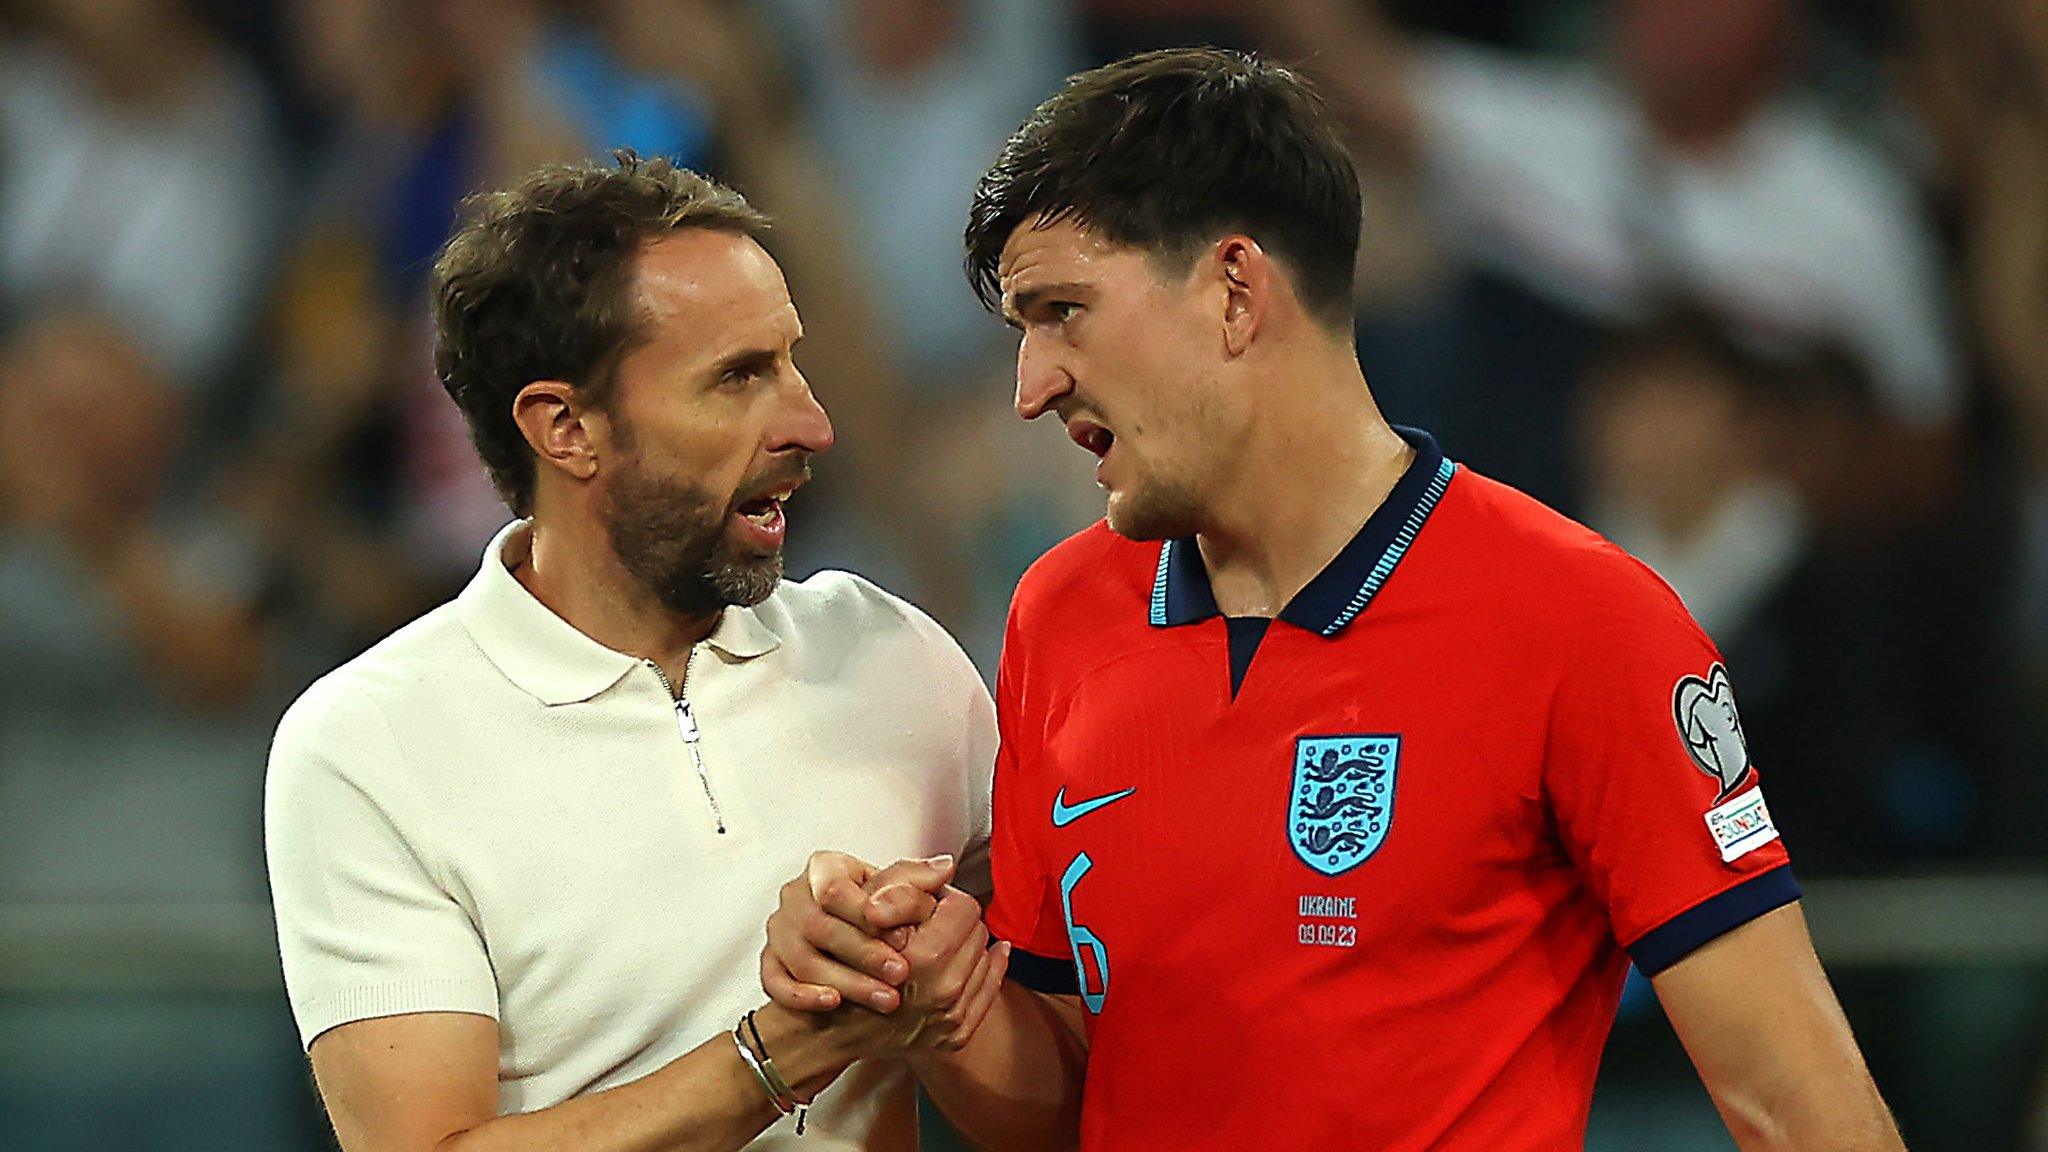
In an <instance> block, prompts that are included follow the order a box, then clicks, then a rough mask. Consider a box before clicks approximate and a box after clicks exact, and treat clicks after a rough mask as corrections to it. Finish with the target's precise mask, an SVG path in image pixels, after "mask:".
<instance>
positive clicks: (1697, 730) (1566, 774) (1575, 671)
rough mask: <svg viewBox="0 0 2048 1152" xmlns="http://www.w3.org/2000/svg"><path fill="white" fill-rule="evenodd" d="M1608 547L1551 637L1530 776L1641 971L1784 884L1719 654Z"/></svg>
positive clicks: (1721, 928)
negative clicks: (1578, 601)
mask: <svg viewBox="0 0 2048 1152" xmlns="http://www.w3.org/2000/svg"><path fill="white" fill-rule="evenodd" d="M1614 560H1615V566H1616V568H1617V569H1619V571H1618V576H1617V578H1614V579H1607V578H1601V579H1598V580H1595V581H1593V582H1592V583H1593V584H1595V585H1597V586H1598V592H1597V594H1595V595H1589V596H1588V597H1587V599H1586V601H1585V603H1586V605H1587V606H1586V608H1585V610H1584V612H1583V618H1582V620H1581V621H1580V623H1581V628H1580V630H1579V632H1578V633H1577V634H1576V635H1575V636H1574V637H1573V639H1572V640H1571V641H1570V642H1568V643H1567V644H1565V645H1564V646H1563V650H1564V663H1563V666H1562V668H1561V670H1560V673H1559V681H1558V684H1557V688H1556V692H1555V695H1554V696H1553V699H1552V706H1551V716H1550V730H1549V737H1548V746H1547V749H1546V755H1545V764H1544V789H1545V793H1546V799H1547V802H1548V804H1549V805H1550V808H1551V812H1552V815H1553V817H1554V819H1555V823H1556V827H1557V830H1558V833H1559V835H1560V836H1561V838H1562V839H1563V841H1564V847H1565V850H1566V852H1567V853H1568V854H1569V855H1570V857H1571V859H1572V862H1573V864H1574V865H1575V867H1576V868H1577V870H1578V872H1579V873H1580V875H1581V877H1582V878H1583V880H1584V882H1585V883H1586V884H1587V886H1588V887H1589V888H1590V889H1591V890H1592V892H1593V893H1594V894H1595V896H1596V897H1597V898H1598V899H1599V900H1600V901H1601V903H1602V904H1603V905H1605V907H1606V909H1607V912H1608V917H1609V920H1610V922H1611V924H1612V926H1613V930H1614V934H1615V938H1616V939H1617V940H1619V941H1620V942H1621V944H1622V945H1623V946H1624V947H1626V948H1627V949H1628V951H1629V954H1630V955H1631V957H1633V958H1634V960H1635V962H1636V964H1637V966H1638V967H1640V968H1641V969H1643V971H1644V972H1645V973H1648V974H1650V975H1655V974H1656V973H1657V972H1660V971H1662V970H1663V969H1665V968H1667V967H1669V966H1670V965H1672V964H1674V963H1676V962H1677V961H1679V960H1680V959H1683V958H1684V957H1685V956H1686V955H1688V954H1689V953H1691V952H1692V951H1693V950H1694V949H1696V948H1698V947H1699V946H1701V945H1702V944H1705V943H1707V942H1708V941H1710V940H1712V939H1714V938H1715V937H1717V936H1720V935H1722V934H1723V933H1725V932H1728V931H1730V930H1731V929H1734V928H1736V927H1739V926H1740V925H1742V924H1744V923H1747V922H1748V921H1749V920H1751V919H1754V918H1755V917H1757V916H1760V915H1762V914H1763V913H1765V912H1768V911H1770V910H1772V909H1774V908H1777V907H1780V906H1782V905H1784V904H1787V903H1790V902H1791V901H1793V900H1796V899H1798V896H1799V888H1798V885H1797V883H1796V882H1795V881H1794V880H1793V877H1792V871H1791V869H1790V867H1789V866H1788V863H1789V862H1788V858H1787V856H1786V852H1785V847H1784V844H1783V843H1782V842H1781V841H1780V840H1779V838H1778V831H1777V828H1776V826H1775V825H1774V824H1773V823H1772V821H1771V817H1770V810H1769V809H1768V808H1767V807H1766V806H1765V804H1764V799H1763V792H1762V790H1761V787H1760V785H1759V783H1758V774H1757V769H1756V767H1755V765H1754V764H1752V763H1751V761H1750V753H1749V749H1748V747H1747V743H1746V741H1745V739H1744V737H1743V732H1742V722H1741V718H1740V715H1739V713H1738V711H1737V709H1736V704H1735V688H1734V683H1733V680H1732V678H1731V676H1730V674H1729V672H1728V669H1727V667H1726V666H1725V665H1724V664H1723V663H1722V660H1721V655H1720V653H1719V652H1718V651H1717V650H1716V649H1715V647H1714V645H1713V642H1712V641H1710V640H1709V639H1708V638H1707V637H1706V635H1705V633H1703V632H1702V631H1701V630H1700V629H1699V626H1698V625H1697V624H1695V623H1694V622H1693V620H1692V618H1691V617H1690V616H1689V615H1687V613H1686V611H1685V609H1684V607H1683V606H1682V605H1681V604H1680V603H1679V600H1678V597H1677V595H1676V594H1675V593H1673V592H1672V591H1671V590H1670V589H1669V588H1668V587H1666V586H1665V585H1664V584H1663V583H1662V582H1661V581H1660V580H1658V579H1657V578H1656V576H1654V575H1653V574H1651V573H1650V571H1649V570H1648V569H1647V568H1644V567H1643V566H1641V565H1640V564H1637V563H1636V562H1635V561H1633V560H1630V559H1628V558H1626V557H1625V556H1622V555H1621V554H1620V553H1619V552H1618V551H1617V552H1616V553H1615V554H1614Z"/></svg>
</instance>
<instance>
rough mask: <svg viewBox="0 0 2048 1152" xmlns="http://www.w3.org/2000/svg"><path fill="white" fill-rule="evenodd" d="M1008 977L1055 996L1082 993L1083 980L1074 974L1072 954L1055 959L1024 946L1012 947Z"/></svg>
mask: <svg viewBox="0 0 2048 1152" xmlns="http://www.w3.org/2000/svg"><path fill="white" fill-rule="evenodd" d="M1008 978H1009V979H1011V980H1015V981H1016V982H1017V983H1019V984H1022V985H1023V986H1025V987H1026V988H1029V989H1031V990H1032V991H1033V992H1045V993H1048V994H1050V995H1053V996H1079V995H1080V994H1081V981H1080V979H1079V978H1078V977H1076V976H1075V975H1074V958H1073V957H1072V956H1062V957H1060V958H1059V959H1057V960H1054V959H1052V958H1051V957H1049V956H1040V955H1038V954H1036V953H1033V952H1026V951H1025V950H1023V949H1022V948H1012V949H1011V951H1010V972H1009V977H1008Z"/></svg>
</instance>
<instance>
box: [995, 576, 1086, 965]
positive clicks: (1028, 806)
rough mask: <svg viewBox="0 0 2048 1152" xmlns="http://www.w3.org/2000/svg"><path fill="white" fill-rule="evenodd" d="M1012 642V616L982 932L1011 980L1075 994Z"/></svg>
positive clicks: (1035, 733)
mask: <svg viewBox="0 0 2048 1152" xmlns="http://www.w3.org/2000/svg"><path fill="white" fill-rule="evenodd" d="M1022 653H1023V645H1022V644H1021V643H1019V641H1018V638H1017V629H1016V620H1015V616H1014V613H1013V615H1012V619H1011V627H1010V634H1009V636H1008V637H1006V638H1005V640H1004V642H1003V657H1002V662H1001V664H1000V666H999V667H998V669H997V672H996V726H997V728H998V730H999V733H1000V738H1001V743H1000V744H999V746H998V748H997V751H996V762H995V803H994V817H995V827H994V831H993V834H992V835H991V836H990V838H989V859H990V864H991V865H992V870H993V873H994V879H995V893H994V895H993V896H992V897H990V900H989V905H988V915H987V918H986V919H987V922H988V929H989V932H990V933H991V934H992V935H994V936H995V937H996V938H997V939H999V940H1007V941H1009V942H1010V944H1011V946H1012V947H1013V948H1014V949H1015V951H1014V952H1013V953H1012V954H1011V956H1010V973H1009V978H1010V979H1011V980H1014V981H1016V982H1018V983H1019V984H1022V985H1024V986H1025V987H1027V988H1033V989H1036V990H1038V991H1040V992H1051V993H1058V994H1061V995H1069V996H1071V995H1077V994H1079V992H1080V987H1079V983H1078V978H1077V977H1076V975H1075V971H1074V963H1073V961H1072V960H1071V959H1070V958H1069V957H1070V956H1071V955H1072V953H1071V952H1070V951H1069V949H1068V944H1067V922H1066V915H1065V913H1063V912H1062V911H1061V910H1060V890H1059V883H1058V880H1057V878H1056V877H1055V876H1054V875H1053V873H1052V872H1051V871H1050V870H1048V869H1047V868H1046V866H1045V863H1044V858H1045V857H1044V852H1043V851H1042V845H1041V843H1040V841H1041V838H1042V837H1043V835H1044V834H1045V833H1047V832H1049V831H1051V828H1052V822H1051V813H1052V794H1051V793H1050V792H1049V791H1047V790H1046V788H1045V787H1044V783H1043V773H1042V772H1041V771H1040V770H1039V767H1038V752H1037V749H1038V746H1039V744H1040V735H1041V734H1042V732H1043V726H1044V722H1043V719H1042V717H1043V715H1044V710H1043V709H1042V708H1034V707H1033V706H1032V704H1033V702H1032V701H1031V700H1030V699H1028V697H1027V679H1028V678H1027V676H1026V675H1025V665H1026V663H1027V660H1026V658H1025V657H1024V656H1023V654H1022Z"/></svg>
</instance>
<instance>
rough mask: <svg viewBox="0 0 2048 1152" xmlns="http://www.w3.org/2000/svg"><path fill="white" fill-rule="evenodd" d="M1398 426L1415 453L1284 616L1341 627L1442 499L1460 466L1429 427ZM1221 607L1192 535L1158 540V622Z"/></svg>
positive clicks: (1154, 612) (1326, 630)
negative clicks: (1370, 511) (1442, 447)
mask: <svg viewBox="0 0 2048 1152" xmlns="http://www.w3.org/2000/svg"><path fill="white" fill-rule="evenodd" d="M1394 430H1395V431H1396V432H1399V433H1400V434H1401V438H1402V439H1404V440H1406V441H1408V443H1409V444H1410V445H1412V446H1414V448H1415V459H1414V460H1413V461H1412V462H1410V463H1409V465H1408V470H1407V471H1406V472H1403V473H1402V474H1401V479H1400V480H1398V481H1396V482H1395V484H1394V490H1393V491H1392V492H1390V493H1388V494H1387V498H1386V499H1385V500H1384V501H1382V502H1381V503H1380V506H1379V507H1378V508H1377V509H1375V510H1374V511H1373V514H1372V515H1371V516H1370V517H1368V518H1367V519H1366V522H1365V525H1364V527H1362V528H1360V529H1359V530H1358V534H1357V535H1356V536H1353V537H1352V538H1351V542H1350V543H1348V544H1346V545H1344V550H1343V551H1341V552H1339V553H1337V556H1336V558H1335V559H1333V560H1331V561H1330V563H1329V564H1328V565H1327V566H1325V567H1324V568H1323V570H1322V571H1321V572H1319V573H1317V574H1316V577H1315V579H1313V580H1311V581H1309V582H1308V586H1307V587H1306V588H1303V589H1302V590H1301V591H1300V592H1298V593H1296V594H1295V597H1294V599H1292V600H1290V601H1288V603H1287V607H1286V608H1284V609H1282V610H1281V612H1280V619H1282V620H1285V621H1286V622H1288V623H1289V624H1292V625H1294V626H1295V627H1297V628H1304V629H1307V630H1308V631H1311V632H1315V633H1318V634H1320V635H1323V636H1335V635H1336V634H1337V633H1338V632H1340V631H1342V630H1343V628H1344V626H1345V625H1346V624H1349V623H1351V621H1352V620H1354V619H1356V618H1357V617H1358V614H1359V613H1360V612H1363V611H1365V606H1366V605H1367V604H1369V603H1371V602H1372V598H1373V597H1374V596H1376V595H1378V594H1379V590H1380V588H1381V587H1382V586H1383V585H1384V584H1386V582H1387V577H1389V576H1391V575H1393V572H1394V567H1395V565H1397V564H1399V563H1400V562H1401V557H1403V556H1405V555H1407V552H1408V548H1409V546H1410V545H1412V544H1414V542H1415V535H1416V533H1418V532H1420V531H1422V525H1423V523H1424V522H1425V521H1427V520H1428V519H1429V514H1430V513H1431V512H1432V511H1434V510H1435V508H1436V505H1437V501H1439V500H1441V499H1443V494H1444V490H1445V489H1446V488H1447V487H1449V486H1450V482H1451V474H1452V473H1453V472H1455V471H1456V470H1457V465H1456V464H1455V463H1453V462H1452V461H1450V460H1448V459H1446V458H1445V457H1444V454H1443V450H1442V449H1441V448H1438V447H1437V443H1436V440H1435V439H1433V438H1432V437H1431V436H1430V435H1429V433H1427V432H1423V431H1421V430H1420V429H1416V428H1403V427H1399V426H1396V427H1395V429H1394ZM1220 614H1221V613H1220V610H1219V609H1218V608H1217V607H1216V595H1215V593H1214V592H1213V591H1211V590H1210V587H1209V571H1208V569H1207V568H1205V567H1203V566H1202V551H1201V549H1200V548H1199V547H1197V546H1196V544H1195V539H1194V537H1192V536H1189V537H1185V538H1183V539H1179V540H1168V541H1166V542H1165V543H1163V544H1161V545H1160V548H1159V568H1158V571H1157V572H1155V573H1154V575H1153V578H1152V603H1151V622H1152V625H1153V627H1156V628H1171V627H1176V626H1178V625H1182V624H1193V623H1195V622H1196V621H1199V620H1206V619H1208V618H1209V617H1211V616H1216V615H1220Z"/></svg>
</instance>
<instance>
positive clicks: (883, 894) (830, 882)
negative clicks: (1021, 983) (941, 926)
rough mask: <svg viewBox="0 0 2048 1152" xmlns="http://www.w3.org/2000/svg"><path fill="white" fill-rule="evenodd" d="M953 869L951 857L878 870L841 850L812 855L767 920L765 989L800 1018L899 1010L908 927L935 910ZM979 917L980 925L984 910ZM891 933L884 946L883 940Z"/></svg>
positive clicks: (786, 886)
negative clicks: (851, 1009)
mask: <svg viewBox="0 0 2048 1152" xmlns="http://www.w3.org/2000/svg"><path fill="white" fill-rule="evenodd" d="M953 867H954V865H953V859H952V857H950V856H935V857H932V858H931V859H929V860H907V861H901V862H899V863H897V864H893V865H891V866H890V867H888V868H886V869H883V870H881V871H879V872H878V871H876V869H875V867H874V866H873V865H872V864H869V863H867V862H866V861H864V860H861V859H859V858H858V857H854V856H849V855H847V854H845V853H843V852H817V853H813V854H812V856H811V860H810V864H809V866H808V867H807V868H805V870H804V874H803V875H802V876H799V877H797V878H796V879H794V880H791V881H790V882H789V883H787V884H784V885H783V886H782V895H781V901H780V903H779V905H778V906H777V908H776V910H775V913H774V915H772V916H770V917H769V918H768V925H767V929H768V945H767V947H766V948H765V949H763V951H762V953H761V986H762V988H763V989H764V990H765V991H766V992H767V993H768V997H769V999H771V1000H773V1001H775V1002H776V1003H777V1004H780V1005H782V1006H783V1007H785V1008H790V1009H793V1010H795V1011H799V1012H829V1011H831V1010H833V1009H835V1008H837V1007H839V1006H840V1005H841V1004H858V1005H861V1006H863V1007H866V1008H871V1009H873V1010H874V1011H877V1012H884V1013H887V1012H893V1011H895V1010H896V1008H897V1006H898V1005H900V1004H901V1003H902V999H903V998H902V994H901V993H900V992H898V990H897V986H898V985H900V984H902V983H903V982H904V981H905V980H907V979H909V977H910V962H909V961H908V960H907V959H905V957H904V955H903V952H902V951H901V949H902V948H905V947H907V946H908V944H909V935H910V934H909V933H908V932H906V931H903V929H906V928H908V927H909V926H910V925H913V924H917V923H921V922H923V921H924V920H926V919H928V918H929V917H931V916H932V915H934V914H935V913H936V912H937V909H938V904H939V901H938V898H937V896H936V893H938V892H940V891H941V890H943V889H944V888H945V886H946V882H947V881H949V880H951V879H952V878H953ZM870 888H873V889H874V891H873V892H872V893H871V892H870V891H869V889H870ZM975 915H976V919H977V921H978V919H979V915H980V910H979V909H978V908H977V909H976V912H975ZM885 934H888V935H889V937H890V939H889V940H888V941H886V942H885V941H884V940H882V939H879V938H878V937H881V936H883V935H885Z"/></svg>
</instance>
